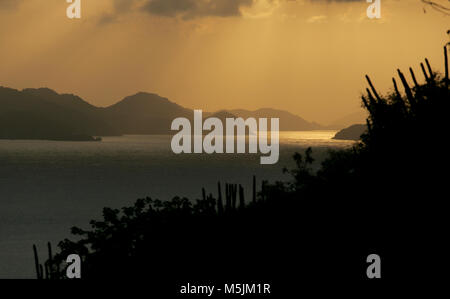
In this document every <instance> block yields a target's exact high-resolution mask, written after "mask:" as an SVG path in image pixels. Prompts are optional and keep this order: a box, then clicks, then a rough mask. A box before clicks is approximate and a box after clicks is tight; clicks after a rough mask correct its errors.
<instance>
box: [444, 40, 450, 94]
mask: <svg viewBox="0 0 450 299" xmlns="http://www.w3.org/2000/svg"><path fill="white" fill-rule="evenodd" d="M447 52H448V50H447V45H445V46H444V65H445V84H446V85H447V86H448V81H449V79H448V53H447Z"/></svg>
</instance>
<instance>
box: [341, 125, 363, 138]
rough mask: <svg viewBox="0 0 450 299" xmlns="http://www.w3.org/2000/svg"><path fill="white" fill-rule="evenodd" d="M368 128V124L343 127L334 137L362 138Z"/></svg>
mask: <svg viewBox="0 0 450 299" xmlns="http://www.w3.org/2000/svg"><path fill="white" fill-rule="evenodd" d="M366 130H367V126H366V125H362V124H356V125H351V126H350V127H348V128H345V129H342V130H340V131H339V132H337V133H336V135H335V136H334V137H333V139H340V140H360V139H361V135H362V134H363V133H364V132H365V131H366Z"/></svg>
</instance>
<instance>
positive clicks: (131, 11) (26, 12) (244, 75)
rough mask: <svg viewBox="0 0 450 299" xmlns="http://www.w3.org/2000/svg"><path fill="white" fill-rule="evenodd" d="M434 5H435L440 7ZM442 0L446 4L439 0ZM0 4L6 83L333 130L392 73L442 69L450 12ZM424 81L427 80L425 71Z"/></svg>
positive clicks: (266, 2)
mask: <svg viewBox="0 0 450 299" xmlns="http://www.w3.org/2000/svg"><path fill="white" fill-rule="evenodd" d="M438 2H439V1H438ZM441 2H442V3H444V4H445V3H446V0H442V1H441ZM81 3H82V10H81V19H68V18H67V16H66V8H67V7H68V5H69V4H67V3H66V0H46V1H42V0H0V86H7V87H12V88H16V89H22V88H29V87H32V88H37V87H49V88H52V89H54V90H56V91H57V92H59V93H72V94H77V95H79V96H80V97H82V98H83V99H85V100H86V101H88V102H90V103H92V104H94V105H97V106H108V105H111V104H114V103H116V102H118V101H119V100H121V99H122V98H124V97H125V96H128V95H132V94H135V93H137V92H139V91H144V92H152V93H157V94H159V95H161V96H163V97H167V98H169V99H170V100H171V101H174V102H176V103H178V104H180V105H182V106H185V107H188V108H192V109H203V110H205V111H215V110H219V109H235V108H242V109H252V110H253V109H258V108H263V107H271V108H276V109H283V110H288V111H290V112H292V113H294V114H297V115H300V116H302V117H304V118H305V119H307V120H310V121H317V122H319V123H323V124H328V123H330V122H332V121H333V120H335V119H338V118H341V117H343V116H345V115H347V114H350V113H353V112H355V111H358V110H359V109H360V95H361V94H362V92H363V91H364V89H365V88H366V82H365V79H364V75H365V74H368V75H369V76H370V77H371V78H372V81H373V82H374V84H375V85H376V87H377V89H378V90H379V91H380V92H381V93H385V92H388V91H389V90H390V89H392V86H391V80H392V77H393V76H394V75H395V73H396V69H397V68H401V69H403V70H405V71H407V68H408V67H409V66H412V67H413V69H415V70H416V71H417V72H418V71H419V63H420V62H421V61H423V59H424V58H425V57H428V59H429V60H430V62H431V64H432V66H433V67H434V68H435V69H438V70H441V71H442V69H443V45H444V44H445V43H446V42H448V40H449V36H448V35H447V33H446V31H447V30H448V29H450V28H449V27H450V26H449V24H450V17H449V16H445V15H443V14H442V13H439V12H437V11H435V10H433V9H431V8H430V7H428V6H426V5H424V4H423V3H422V2H421V1H420V0H401V1H400V0H381V19H369V18H368V17H367V15H366V9H367V7H368V6H369V5H370V3H366V1H365V0H341V1H339V0H81ZM419 77H421V76H419Z"/></svg>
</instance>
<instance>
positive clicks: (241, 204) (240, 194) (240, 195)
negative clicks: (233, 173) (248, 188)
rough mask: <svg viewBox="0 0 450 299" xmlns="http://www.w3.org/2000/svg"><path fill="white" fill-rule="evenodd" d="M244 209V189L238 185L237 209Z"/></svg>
mask: <svg viewBox="0 0 450 299" xmlns="http://www.w3.org/2000/svg"><path fill="white" fill-rule="evenodd" d="M243 208H245V199H244V188H243V187H242V186H241V185H239V209H241V210H242V209H243Z"/></svg>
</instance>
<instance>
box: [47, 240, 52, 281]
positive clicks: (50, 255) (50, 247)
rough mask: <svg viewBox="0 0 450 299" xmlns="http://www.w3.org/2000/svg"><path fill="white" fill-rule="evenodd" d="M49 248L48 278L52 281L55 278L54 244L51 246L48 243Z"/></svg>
mask: <svg viewBox="0 0 450 299" xmlns="http://www.w3.org/2000/svg"><path fill="white" fill-rule="evenodd" d="M47 248H48V270H49V272H48V278H49V279H52V278H53V268H52V267H53V255H52V244H50V242H48V243H47Z"/></svg>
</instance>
